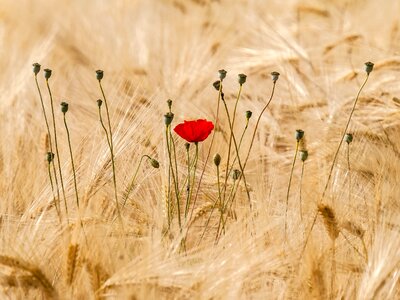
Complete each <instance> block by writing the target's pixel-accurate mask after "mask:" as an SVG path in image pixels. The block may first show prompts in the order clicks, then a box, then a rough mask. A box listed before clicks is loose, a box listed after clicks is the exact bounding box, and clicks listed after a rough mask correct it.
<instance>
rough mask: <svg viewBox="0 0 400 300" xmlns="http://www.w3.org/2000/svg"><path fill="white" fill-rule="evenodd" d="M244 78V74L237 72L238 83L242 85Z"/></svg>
mask: <svg viewBox="0 0 400 300" xmlns="http://www.w3.org/2000/svg"><path fill="white" fill-rule="evenodd" d="M246 78H247V76H246V75H244V74H239V75H238V82H239V84H240V85H242V84H243V83H245V82H246Z"/></svg>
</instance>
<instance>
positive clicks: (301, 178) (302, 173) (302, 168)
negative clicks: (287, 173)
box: [299, 161, 305, 221]
mask: <svg viewBox="0 0 400 300" xmlns="http://www.w3.org/2000/svg"><path fill="white" fill-rule="evenodd" d="M304 166H305V162H304V161H303V162H302V164H301V175H300V190H299V195H300V220H301V221H303V208H302V202H303V201H302V189H303V176H304Z"/></svg>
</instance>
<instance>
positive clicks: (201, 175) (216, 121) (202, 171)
mask: <svg viewBox="0 0 400 300" xmlns="http://www.w3.org/2000/svg"><path fill="white" fill-rule="evenodd" d="M222 82H223V79H221V81H220V85H219V90H218V98H217V110H216V113H215V129H214V131H213V134H212V137H211V142H210V146H209V148H208V152H207V156H206V160H205V162H204V165H203V169H202V170H201V174H200V178H199V182H198V183H197V189H196V194H195V196H194V200H193V206H192V210H191V211H190V217H189V220H190V219H192V216H193V211H194V208H195V207H196V202H197V197H198V195H199V191H200V185H201V181H202V180H203V176H204V172H205V170H206V166H207V162H208V160H209V159H210V155H211V149H212V147H213V145H214V140H215V134H216V132H217V130H218V128H219V127H218V126H219V103H220V100H221V94H222ZM188 232H189V230H188V231H187V232H186V236H187V233H188ZM185 238H186V237H185Z"/></svg>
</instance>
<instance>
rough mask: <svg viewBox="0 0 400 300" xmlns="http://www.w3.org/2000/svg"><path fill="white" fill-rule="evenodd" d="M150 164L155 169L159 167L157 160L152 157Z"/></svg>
mask: <svg viewBox="0 0 400 300" xmlns="http://www.w3.org/2000/svg"><path fill="white" fill-rule="evenodd" d="M150 164H151V166H152V167H153V168H155V169H158V168H159V167H160V163H159V162H158V161H157V160H155V159H154V158H151V159H150Z"/></svg>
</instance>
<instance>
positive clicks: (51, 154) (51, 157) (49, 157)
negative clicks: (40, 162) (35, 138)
mask: <svg viewBox="0 0 400 300" xmlns="http://www.w3.org/2000/svg"><path fill="white" fill-rule="evenodd" d="M46 159H47V162H48V163H51V162H52V161H53V159H54V153H53V152H47V156H46Z"/></svg>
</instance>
